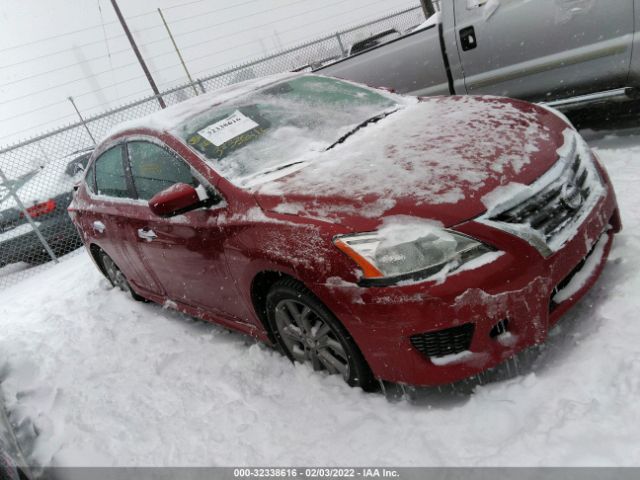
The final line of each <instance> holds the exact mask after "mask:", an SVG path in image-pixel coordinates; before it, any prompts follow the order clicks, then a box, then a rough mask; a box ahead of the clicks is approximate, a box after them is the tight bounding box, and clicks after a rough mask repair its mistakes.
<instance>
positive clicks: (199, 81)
mask: <svg viewBox="0 0 640 480" xmlns="http://www.w3.org/2000/svg"><path fill="white" fill-rule="evenodd" d="M198 85H200V90H202V93H207V91H206V90H205V89H204V83H202V80H200V79H198Z"/></svg>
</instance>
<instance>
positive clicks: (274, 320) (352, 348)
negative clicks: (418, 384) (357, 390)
mask: <svg viewBox="0 0 640 480" xmlns="http://www.w3.org/2000/svg"><path fill="white" fill-rule="evenodd" d="M266 312H267V318H268V321H269V328H270V330H271V332H272V334H273V336H274V338H275V340H276V342H277V344H278V346H279V347H280V349H281V350H282V351H283V352H284V354H285V355H286V356H287V357H289V359H290V360H291V361H292V362H300V363H308V364H311V366H312V367H313V369H314V370H320V371H327V372H328V373H329V374H339V375H341V376H342V378H343V379H344V380H345V381H346V382H347V383H348V384H349V385H351V386H352V387H361V388H362V389H363V390H365V391H372V390H375V385H376V383H375V380H374V378H373V374H372V373H371V369H370V368H369V366H368V365H367V362H366V361H365V359H364V357H363V355H362V353H361V352H360V349H359V348H358V346H357V345H356V344H355V342H354V341H353V338H351V335H349V333H348V332H347V331H346V329H345V328H344V327H343V326H342V324H341V323H340V321H339V320H338V319H337V318H336V317H335V315H333V313H331V311H330V310H329V309H328V308H327V307H326V306H325V305H324V304H323V303H322V302H320V300H318V299H317V298H316V297H315V296H314V295H313V294H312V293H311V292H310V291H309V290H308V289H307V288H306V287H305V286H304V285H302V284H300V283H299V282H297V281H295V280H293V279H283V280H280V281H278V282H276V283H275V284H274V285H273V286H272V287H271V289H270V291H269V293H268V294H267V298H266Z"/></svg>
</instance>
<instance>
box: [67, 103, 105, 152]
mask: <svg viewBox="0 0 640 480" xmlns="http://www.w3.org/2000/svg"><path fill="white" fill-rule="evenodd" d="M67 98H68V99H69V101H70V102H71V105H73V108H74V109H75V111H76V113H77V114H78V117H79V118H80V121H81V122H82V125H83V126H84V129H85V130H86V131H87V133H88V134H89V138H91V141H92V142H93V144H94V145H98V142H96V139H95V138H93V135H91V130H89V125H87V122H85V121H84V117H83V116H82V115H81V114H80V110H78V107H77V106H76V102H74V101H73V97H67Z"/></svg>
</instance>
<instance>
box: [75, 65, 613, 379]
mask: <svg viewBox="0 0 640 480" xmlns="http://www.w3.org/2000/svg"><path fill="white" fill-rule="evenodd" d="M69 211H70V215H71V216H72V218H73V220H74V222H75V224H76V225H77V227H78V229H79V231H80V232H81V235H82V237H83V241H84V243H85V246H86V247H87V250H88V252H89V253H90V255H91V257H92V258H93V260H94V261H95V263H96V265H97V267H98V268H99V269H100V270H101V271H102V272H103V273H104V274H105V276H106V277H107V278H108V279H109V280H110V281H111V282H112V283H113V284H114V285H116V286H119V287H120V288H122V289H123V290H125V291H129V292H131V293H132V295H133V296H134V298H137V299H147V300H152V301H154V302H157V303H160V304H163V305H165V306H167V307H170V308H175V309H177V310H180V311H182V312H185V313H188V314H190V315H194V316H197V317H200V318H203V319H206V320H210V321H214V322H218V323H220V324H222V325H224V326H227V327H230V328H234V329H237V330H239V331H242V332H245V333H248V334H250V335H253V336H255V337H257V338H258V339H260V340H263V341H264V342H268V343H272V344H276V345H278V346H279V347H280V348H281V349H282V351H283V352H284V353H285V354H286V355H287V356H288V357H289V358H291V359H292V360H295V361H299V362H309V363H310V364H311V365H312V366H313V367H314V368H315V369H318V370H326V371H328V372H329V373H336V374H340V375H342V376H343V378H344V379H345V380H346V381H347V382H348V383H349V384H350V385H357V386H362V387H363V388H370V387H372V386H373V385H375V380H385V381H390V382H397V383H405V384H412V385H437V384H442V383H449V382H454V381H457V380H460V379H463V378H465V377H468V376H471V375H474V374H477V373H478V372H481V371H483V370H485V369H487V368H490V367H494V366H496V365H497V364H499V363H500V362H502V361H504V360H505V359H507V358H509V357H511V356H513V355H514V354H515V353H517V352H518V351H520V350H522V349H524V348H526V347H529V346H531V345H534V344H538V343H541V342H543V341H544V340H545V338H546V336H547V332H548V331H549V329H550V327H551V326H553V325H554V324H555V323H556V322H558V321H559V319H560V317H561V316H562V314H563V313H564V312H566V311H567V309H569V308H570V307H571V306H572V305H574V304H575V303H576V302H577V301H578V299H580V298H581V297H582V296H583V295H584V293H585V292H586V291H587V290H588V289H589V287H590V286H591V285H592V284H593V283H594V282H595V280H596V278H597V277H598V275H599V273H600V271H601V270H602V268H603V266H604V264H605V260H606V258H607V255H608V252H609V249H610V246H611V243H612V241H613V238H614V234H615V233H616V232H618V231H619V230H620V228H621V222H620V218H619V214H618V207H617V202H616V198H615V193H614V191H613V188H612V186H611V183H610V182H609V179H608V176H607V173H606V172H605V170H604V169H603V168H602V166H601V165H600V164H599V162H598V160H597V158H596V156H595V154H593V153H592V152H591V150H590V149H589V147H588V146H587V144H586V143H585V141H584V140H583V139H582V137H581V136H580V135H579V134H578V133H577V132H576V131H575V130H574V129H573V128H572V126H571V125H570V123H569V122H568V121H567V120H566V119H565V118H563V117H562V116H561V115H560V114H558V113H557V112H555V111H553V110H551V109H548V108H542V107H540V106H536V105H532V104H530V103H526V102H523V101H518V100H511V99H506V98H497V97H440V98H422V99H419V98H415V97H403V96H399V95H394V94H392V93H389V92H386V91H383V90H376V89H372V88H368V87H364V86H361V85H358V84H354V83H350V82H346V81H341V80H336V79H331V78H326V77H321V76H317V75H301V74H286V75H280V76H277V77H268V78H263V79H259V80H252V81H250V82H247V83H244V84H241V85H236V86H232V87H227V88H225V89H223V90H219V91H217V92H211V93H209V94H206V95H203V96H200V97H197V98H194V99H192V100H189V101H186V102H183V103H182V104H180V105H177V106H175V107H172V108H168V109H166V110H164V111H162V112H158V113H156V114H154V115H152V116H150V117H147V118H144V119H141V120H137V121H135V122H133V123H129V124H126V125H122V126H120V127H119V128H118V129H116V131H114V132H113V133H112V135H111V136H110V137H109V138H107V139H106V140H105V141H104V142H103V143H102V144H101V145H100V146H99V147H98V148H97V150H96V152H95V153H94V155H93V157H92V160H91V161H90V163H89V167H88V169H87V172H86V175H85V178H84V181H83V183H82V184H81V185H80V187H79V189H78V190H77V192H76V194H75V196H74V200H73V202H72V204H71V206H70V208H69Z"/></svg>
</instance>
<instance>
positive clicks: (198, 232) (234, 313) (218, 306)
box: [127, 140, 244, 317]
mask: <svg viewBox="0 0 640 480" xmlns="http://www.w3.org/2000/svg"><path fill="white" fill-rule="evenodd" d="M127 151H128V155H129V162H130V165H131V176H132V179H133V183H134V187H135V190H136V193H137V196H138V199H139V200H140V201H144V202H147V201H148V200H150V199H151V198H152V197H153V196H154V195H155V194H157V193H159V192H160V191H162V190H165V189H167V188H169V187H171V186H172V185H174V184H176V183H186V184H190V185H192V186H194V187H198V186H199V185H201V184H203V183H205V182H206V181H205V180H204V178H203V177H202V176H200V175H198V174H197V172H195V171H194V170H193V169H192V168H191V167H190V166H189V164H188V163H187V162H186V161H185V160H184V159H182V158H180V157H179V156H178V155H177V154H176V153H175V152H173V151H172V150H170V149H169V148H167V147H165V146H161V145H159V144H158V143H154V142H151V141H142V140H141V141H131V142H129V143H128V145H127ZM203 186H204V185H203ZM206 190H209V192H211V194H213V195H215V192H212V187H211V186H210V185H206ZM222 211H223V210H222V209H221V208H216V207H215V206H214V207H211V208H201V209H198V210H195V211H191V212H187V213H184V214H182V215H179V216H176V217H173V218H161V217H158V216H156V215H154V214H153V213H152V212H151V210H150V209H149V207H148V206H147V205H142V203H141V204H139V205H136V206H135V215H133V216H132V219H131V220H132V222H133V223H132V233H133V237H134V238H135V242H136V246H137V249H138V251H139V252H140V256H141V258H142V259H143V261H144V263H145V265H146V266H147V268H149V269H150V270H151V271H152V272H153V274H154V276H155V278H157V279H158V281H159V283H160V285H161V286H162V288H163V290H164V292H165V295H166V296H167V297H168V298H169V299H171V300H175V301H179V302H182V303H185V304H188V305H191V306H195V307H199V308H204V309H206V310H208V311H211V312H215V313H216V314H221V315H226V316H230V317H239V316H240V315H242V314H244V304H243V303H242V302H241V300H240V296H239V293H238V290H237V288H236V284H235V281H234V279H233V278H232V276H231V274H230V272H229V269H228V266H227V262H226V258H225V254H224V244H225V234H224V231H223V230H222V228H221V227H219V226H218V225H217V224H218V222H217V218H218V215H220V213H221V212H222Z"/></svg>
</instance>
